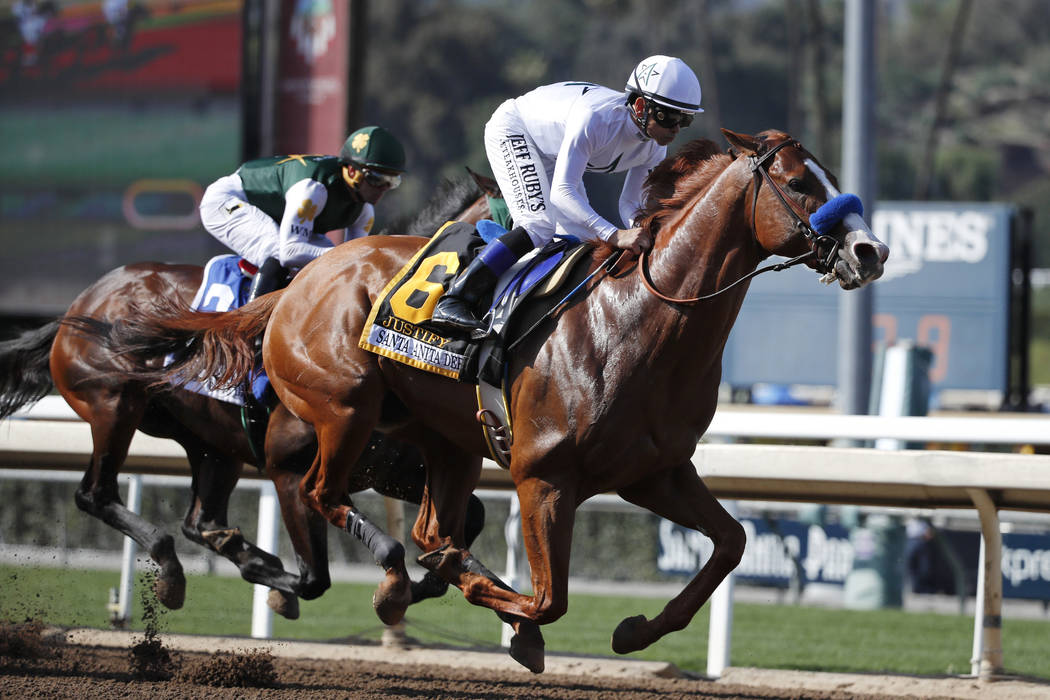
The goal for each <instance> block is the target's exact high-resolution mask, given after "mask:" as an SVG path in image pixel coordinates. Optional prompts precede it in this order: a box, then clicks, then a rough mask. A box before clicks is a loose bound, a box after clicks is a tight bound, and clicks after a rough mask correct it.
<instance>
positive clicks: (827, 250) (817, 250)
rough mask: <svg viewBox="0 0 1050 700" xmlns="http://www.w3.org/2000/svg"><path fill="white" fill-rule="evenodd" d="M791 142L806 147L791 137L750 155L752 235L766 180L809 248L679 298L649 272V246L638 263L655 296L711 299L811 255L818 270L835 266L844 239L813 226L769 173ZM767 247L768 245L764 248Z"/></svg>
mask: <svg viewBox="0 0 1050 700" xmlns="http://www.w3.org/2000/svg"><path fill="white" fill-rule="evenodd" d="M788 146H791V147H793V148H799V149H800V148H802V144H800V143H799V142H798V141H796V140H795V139H788V140H787V141H783V142H781V143H779V144H777V145H776V146H774V147H773V148H771V149H769V150H768V151H766V152H765V153H763V154H761V155H759V154H755V155H750V156H748V157H747V161H748V168H749V169H750V170H751V173H752V176H753V177H754V183H753V184H754V187H753V188H752V189H753V191H754V195H753V197H752V201H751V222H750V225H751V235H752V236H754V238H755V242H756V243H757V242H758V231H757V229H756V228H755V217H756V216H757V212H758V191H759V189H760V188H761V187H762V183H763V182H765V183H766V184H767V185H769V188H770V189H771V190H772V191H773V194H775V195H776V196H777V199H779V200H780V203H781V204H783V205H784V208H785V209H786V210H787V212H788V213H789V214H790V215H791V217H792V218H793V219H794V220H795V230H796V231H798V232H800V233H801V234H802V236H803V237H804V238H805V239H806V242H807V243H808V244H809V251H808V252H806V253H803V254H802V255H799V256H796V257H794V258H791V259H790V260H786V261H784V262H781V263H774V264H773V265H767V266H766V267H761V268H758V269H757V270H753V271H751V272H749V273H748V274H746V275H744V276H743V277H741V278H740V279H738V280H736V281H735V282H731V283H730V284H728V285H726V286H725V287H722V288H721V289H719V290H717V291H715V292H712V293H710V294H702V295H700V296H696V297H692V298H689V299H677V298H674V297H669V296H666V295H664V294H662V293H661V292H660V291H659V290H657V289H656V287H655V285H654V284H653V282H652V279H650V275H649V259H650V253H651V251H650V250H646V251H644V252H643V253H642V258H641V264H639V265H638V274H639V275H641V278H642V282H643V283H644V284H645V287H646V289H648V290H649V291H650V292H652V294H653V295H654V296H656V297H659V298H660V299H663V300H664V301H667V302H671V303H673V304H695V303H697V302H699V301H704V300H705V299H711V298H712V297H716V296H718V295H719V294H722V293H723V292H727V291H729V290H730V289H732V288H733V287H735V286H737V285H738V284H740V283H742V282H745V281H747V280H749V279H751V278H752V277H754V276H755V275H760V274H762V273H763V272H780V271H781V270H786V269H787V268H789V267H794V266H795V265H799V264H801V263H804V262H806V261H807V260H809V259H810V258H816V260H817V262H816V264H815V265H814V267H815V269H816V270H817V272H820V273H822V274H827V273H829V272H831V271H832V270H834V267H835V258H836V256H837V255H838V251H839V247H840V246H841V245H842V244H841V242H840V241H838V240H836V239H835V237H834V236H828V235H821V234H819V233H817V232H816V231H815V230H813V227H812V226H810V225H809V221H808V218H809V214H808V213H807V212H806V211H805V210H803V209H802V208H801V207H800V206H799V205H798V204H797V203H796V202H795V201H794V200H792V199H791V198H790V197H788V195H787V193H786V192H784V190H783V188H781V186H780V185H778V184H777V182H776V180H774V179H773V177H772V176H771V175H770V174H769V165H770V164H772V161H773V158H774V157H775V156H776V154H777V153H778V152H779V151H780V150H781V149H782V148H786V147H788ZM758 246H759V247H760V248H761V247H762V245H761V244H760V243H758ZM763 250H765V249H764V248H763ZM765 253H766V256H767V257H768V256H769V255H771V253H770V252H769V251H765Z"/></svg>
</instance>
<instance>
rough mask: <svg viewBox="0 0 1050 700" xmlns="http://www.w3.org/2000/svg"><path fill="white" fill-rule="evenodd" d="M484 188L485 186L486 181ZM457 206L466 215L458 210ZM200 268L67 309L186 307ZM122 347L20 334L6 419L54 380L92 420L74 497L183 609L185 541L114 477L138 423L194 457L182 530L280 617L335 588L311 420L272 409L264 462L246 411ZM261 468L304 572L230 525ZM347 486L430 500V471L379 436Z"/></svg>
mask: <svg viewBox="0 0 1050 700" xmlns="http://www.w3.org/2000/svg"><path fill="white" fill-rule="evenodd" d="M475 185H476V186H475ZM479 189H481V190H482V191H483V192H484V193H496V194H497V196H498V188H496V186H495V182H494V181H491V179H488V178H483V177H482V176H478V175H477V174H474V181H473V182H471V181H470V180H469V179H466V178H463V179H461V180H456V181H448V182H446V183H445V185H444V186H443V187H442V188H440V189H439V191H438V193H437V194H436V195H435V196H434V197H433V198H432V199H431V201H430V202H429V203H428V204H427V205H426V207H425V209H424V210H423V211H422V212H420V214H419V215H418V216H417V217H415V219H413V220H412V221H411V223H410V224H409V226H410V227H411V228H412V229H413V230H415V229H418V230H430V231H431V232H432V231H434V230H435V229H436V228H437V227H438V226H439V225H440V224H441V223H444V222H445V221H446V219H447V218H448V217H449V216H459V217H462V218H463V219H464V220H468V221H476V220H478V219H480V218H483V217H484V216H486V215H487V213H488V208H487V204H486V199H485V197H483V196H482V197H479ZM456 212H460V213H459V214H456ZM202 275H203V268H202V267H200V266H198V265H170V264H164V263H138V264H134V265H127V266H124V267H121V268H118V269H116V270H113V271H112V272H110V273H109V274H107V275H105V276H104V277H102V278H101V279H100V280H99V281H98V282H96V283H95V284H93V285H91V286H90V287H88V288H87V289H86V290H85V291H84V292H82V293H81V294H80V295H79V296H78V297H77V298H76V300H74V301H73V303H72V305H71V306H70V308H69V311H68V312H67V315H71V316H77V315H80V316H90V317H92V318H96V319H99V320H102V321H108V322H112V321H114V320H116V319H119V318H125V317H128V316H130V315H133V314H135V313H136V312H137V310H138V309H141V308H144V307H149V306H151V305H152V304H153V303H154V300H155V299H157V298H161V297H166V296H172V295H174V296H175V297H177V298H179V299H181V300H182V302H183V303H184V304H188V303H189V302H190V300H192V299H193V297H194V294H195V293H196V291H197V288H198V287H199V286H200V284H201V278H202ZM120 352H121V351H120V349H119V348H106V347H103V346H102V345H100V344H99V343H97V342H92V339H91V338H90V337H88V336H84V335H82V334H78V333H76V332H75V331H73V329H71V328H69V327H67V326H62V325H61V324H60V323H59V321H52V322H50V323H48V324H45V325H44V326H42V327H40V328H38V329H34V330H31V331H27V332H25V333H23V334H22V335H21V336H20V337H18V338H15V339H12V340H7V341H4V342H0V420H2V419H4V418H7V417H8V416H10V415H11V414H13V413H14V412H15V411H17V410H19V409H21V408H23V407H25V406H27V405H30V404H32V403H35V402H36V401H37V400H38V399H40V398H41V397H42V396H44V395H45V394H47V393H48V392H50V391H52V390H53V389H55V388H57V389H58V391H59V392H60V393H61V394H62V396H63V397H64V398H65V399H66V401H67V402H68V403H69V405H70V406H71V407H72V408H73V410H74V411H76V413H77V414H78V415H79V416H80V417H81V418H83V419H84V420H85V421H86V422H88V423H89V424H90V425H91V435H92V442H93V451H92V455H91V459H90V462H89V464H88V467H87V471H86V472H85V474H84V478H83V480H82V481H81V484H80V487H79V488H78V489H77V491H76V495H75V500H76V503H77V505H78V506H79V507H80V508H81V509H82V510H84V511H85V512H87V513H88V514H90V515H92V516H94V517H96V518H99V519H101V520H102V521H103V522H105V523H106V524H108V525H110V526H111V527H113V528H116V529H117V530H119V531H120V532H122V533H124V534H125V535H127V536H129V537H131V538H132V539H134V540H135V541H136V542H138V544H139V545H140V546H141V547H142V548H143V550H144V551H146V552H149V554H150V557H151V558H152V559H153V560H154V561H155V562H156V563H157V565H158V566H159V569H160V571H159V573H158V576H157V578H156V580H155V583H154V590H155V591H156V594H157V598H158V600H159V601H160V602H161V603H162V604H164V605H165V606H167V607H169V608H179V607H181V606H182V603H183V599H184V595H185V577H184V576H183V572H182V565H181V563H180V562H179V559H178V556H177V555H176V553H175V542H174V538H172V536H171V535H170V534H168V533H166V532H164V531H163V530H161V529H159V528H158V527H157V526H155V525H153V524H152V523H150V522H148V521H146V520H145V519H144V518H142V517H141V516H140V515H137V514H135V513H133V512H131V511H129V510H128V509H127V508H125V507H124V505H123V503H122V501H121V500H120V495H119V492H118V488H117V475H118V474H119V472H120V470H121V467H122V466H123V463H124V460H125V458H126V457H127V453H128V448H129V445H130V443H131V439H132V436H133V435H134V433H135V431H136V430H140V431H142V432H144V433H146V434H148V435H153V436H157V437H163V438H170V439H172V440H175V441H176V442H178V443H179V444H180V445H181V446H182V448H183V449H184V450H185V451H186V457H187V459H188V461H189V464H190V469H191V473H192V485H191V489H192V492H193V500H192V503H191V506H190V509H189V511H188V512H187V514H186V517H185V520H184V521H183V524H182V532H183V534H184V535H185V536H186V537H187V538H188V539H190V540H192V541H193V542H196V543H197V544H200V545H202V546H205V547H207V548H209V549H212V550H214V551H215V552H218V553H219V554H221V555H222V556H224V557H226V558H227V559H229V560H230V561H232V562H233V563H234V564H236V565H237V567H238V569H239V570H240V572H241V575H242V576H243V577H244V579H246V580H247V581H250V582H252V583H259V584H263V585H266V586H270V587H271V588H272V589H273V590H272V591H271V594H270V598H269V604H270V607H272V608H273V609H274V610H276V611H277V612H278V613H280V614H282V615H284V616H286V617H290V618H293V619H294V618H295V617H297V616H298V597H302V598H304V599H307V600H311V599H314V598H317V597H318V596H320V595H321V594H322V593H323V592H324V591H325V590H327V589H328V587H329V586H330V585H331V580H330V577H329V573H328V554H327V524H326V523H325V521H324V520H323V519H322V518H321V517H320V516H318V515H317V514H315V513H314V512H313V511H310V510H309V509H307V508H306V507H305V504H304V503H303V502H302V500H301V499H300V498H299V496H298V484H299V481H300V480H301V479H302V475H303V473H304V472H305V471H306V468H307V467H308V466H309V464H310V463H311V462H312V461H313V458H314V454H315V452H316V438H315V435H314V431H313V428H312V427H311V426H310V425H309V424H307V423H304V422H303V421H301V420H300V419H298V418H296V417H295V416H294V415H292V414H291V413H289V412H288V411H287V410H286V409H285V408H284V407H283V406H281V405H278V406H276V408H275V409H274V411H273V413H272V414H271V417H270V422H269V432H270V434H271V435H273V436H274V437H273V438H272V439H270V440H268V441H267V444H266V454H265V464H264V463H263V461H262V460H260V459H259V458H257V457H256V455H255V451H254V449H253V446H252V445H251V444H250V443H249V439H248V437H247V436H246V434H245V431H244V429H243V427H242V420H241V413H240V408H239V407H238V406H236V405H234V404H231V403H227V402H224V401H219V400H217V399H214V398H210V397H207V396H203V395H201V394H197V393H194V392H191V391H186V390H182V389H173V390H167V391H162V392H158V391H155V390H150V389H149V387H148V382H144V381H142V380H141V379H140V378H138V377H135V376H120V375H119V374H118V372H117V370H118V368H120V367H122V365H121V364H120V361H119V355H120ZM242 463H248V464H252V465H254V466H256V467H258V468H259V469H260V470H262V469H264V468H265V471H266V475H267V476H268V477H269V478H270V479H272V480H273V482H274V485H275V486H276V488H277V495H278V500H279V502H280V505H281V514H282V516H283V520H284V523H285V527H286V529H287V531H288V534H289V537H290V539H291V542H292V546H293V548H294V550H295V553H296V558H297V560H298V563H299V574H298V575H294V574H291V573H288V572H286V571H285V570H284V568H283V566H282V563H281V560H280V559H279V558H278V557H276V556H274V555H272V554H269V553H267V552H265V551H263V550H261V549H259V548H258V547H256V546H255V545H254V544H252V543H251V542H249V541H248V540H247V539H246V538H245V537H244V536H243V535H242V533H241V531H240V529H239V528H237V527H231V526H229V525H228V523H227V505H228V502H229V498H230V495H231V493H232V491H233V488H234V486H235V485H236V484H237V480H238V478H239V477H240V474H241V465H242ZM355 474H356V476H355V478H354V479H352V480H351V481H350V482H349V483H348V488H349V490H350V491H360V490H363V489H367V488H373V489H375V490H376V491H377V492H379V493H381V494H384V495H386V496H390V497H394V498H398V499H402V500H405V501H409V502H412V503H416V504H419V503H420V499H421V498H422V495H423V485H424V478H425V471H424V467H423V465H422V463H421V461H420V457H419V454H418V452H417V451H416V450H415V449H413V448H412V447H411V446H410V445H406V444H403V443H398V442H397V441H393V440H389V439H386V438H384V437H383V436H381V435H379V434H376V435H375V436H374V437H373V439H372V440H371V441H370V444H369V449H367V450H365V452H364V454H363V455H362V456H361V458H360V459H359V460H358V464H357V469H356V471H355ZM483 524H484V507H483V506H482V504H481V502H480V501H479V500H477V499H476V498H475V499H473V500H472V502H471V526H470V537H471V538H473V537H475V536H476V535H477V534H478V532H480V530H481V528H482V526H483ZM447 585H448V584H447V583H445V582H444V581H442V580H441V579H439V578H437V577H436V576H433V575H431V574H429V573H428V575H427V577H426V578H425V579H424V580H423V581H422V582H419V583H418V584H414V585H413V602H415V601H416V600H421V599H423V598H427V597H433V596H436V595H441V594H442V593H443V592H444V590H445V588H447Z"/></svg>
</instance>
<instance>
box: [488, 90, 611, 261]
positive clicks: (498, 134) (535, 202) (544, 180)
mask: <svg viewBox="0 0 1050 700" xmlns="http://www.w3.org/2000/svg"><path fill="white" fill-rule="evenodd" d="M485 153H486V154H487V155H488V158H489V167H491V168H492V174H493V176H494V177H495V178H496V182H497V183H498V184H499V187H500V191H501V192H502V193H503V199H504V200H505V201H506V202H507V208H508V209H509V210H510V215H511V217H513V219H514V225H515V226H523V227H524V228H525V230H526V231H527V232H528V234H529V238H531V239H532V243H533V244H534V245H535V246H537V247H540V246H543V245H545V244H546V243H547V242H548V241H550V240H551V238H553V237H554V234H555V233H557V234H558V235H566V234H568V235H573V236H576V237H578V238H580V239H581V240H585V241H586V240H591V239H593V238H594V234H593V233H592V232H591V231H590V230H588V229H586V228H585V227H581V226H577V225H574V224H571V223H569V222H562V221H559V220H558V215H557V212H556V211H555V210H554V207H553V206H552V205H551V173H553V172H554V162H553V161H549V162H548V161H546V160H544V158H543V156H542V154H541V153H540V150H539V149H538V148H537V147H536V143H535V142H534V141H533V140H532V137H530V136H529V134H528V132H527V131H526V129H525V125H524V123H523V122H522V120H521V117H520V116H519V115H518V110H517V108H516V107H515V105H514V100H507V101H506V102H504V103H503V104H502V105H500V106H499V108H498V109H497V110H496V112H495V113H494V114H493V115H492V118H491V119H489V121H488V123H487V124H485ZM578 188H579V189H580V191H581V193H583V195H584V197H585V198H586V193H585V192H584V190H583V182H580V183H579V185H578Z"/></svg>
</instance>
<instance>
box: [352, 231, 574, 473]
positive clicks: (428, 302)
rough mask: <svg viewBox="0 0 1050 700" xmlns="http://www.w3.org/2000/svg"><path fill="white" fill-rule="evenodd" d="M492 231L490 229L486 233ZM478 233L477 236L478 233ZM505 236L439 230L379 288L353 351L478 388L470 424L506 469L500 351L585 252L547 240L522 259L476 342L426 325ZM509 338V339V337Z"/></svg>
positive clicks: (542, 311)
mask: <svg viewBox="0 0 1050 700" xmlns="http://www.w3.org/2000/svg"><path fill="white" fill-rule="evenodd" d="M493 227H497V228H498V230H493ZM479 230H480V232H479ZM500 232H505V229H502V227H499V225H498V224H494V222H492V221H487V220H486V221H483V222H481V223H479V225H478V228H475V227H474V225H472V224H468V223H462V222H449V223H446V224H445V225H444V226H442V227H441V228H440V229H439V230H438V232H437V233H436V234H434V236H433V238H431V240H430V242H429V243H428V244H427V245H425V246H424V247H423V248H422V249H421V250H420V251H419V252H418V253H417V254H416V255H415V256H413V257H412V259H411V260H410V261H409V262H408V263H407V264H406V265H405V266H404V267H403V268H402V269H401V270H400V271H399V272H398V274H397V275H395V277H394V278H393V279H392V280H391V281H390V283H389V284H388V285H387V286H386V287H385V288H384V289H383V292H382V293H381V294H380V295H379V297H378V298H377V300H376V303H375V304H374V305H373V307H372V311H371V313H370V314H369V317H368V320H367V321H366V323H365V327H364V330H363V332H362V334H361V339H360V341H359V345H360V347H362V348H364V349H365V350H369V351H370V352H374V353H376V354H378V355H382V356H383V357H388V358H390V359H393V360H396V361H398V362H402V363H404V364H407V365H409V366H411V367H416V368H417V369H422V370H425V371H428V372H432V373H434V374H439V375H441V376H445V377H449V378H451V379H455V380H457V381H461V382H468V383H472V384H476V385H477V387H478V413H477V418H478V421H479V422H480V423H481V425H482V427H483V430H484V432H485V438H486V442H487V443H488V445H489V449H490V452H491V453H492V457H493V459H494V460H495V461H496V462H497V463H499V464H500V465H502V466H503V467H508V466H509V464H510V457H509V455H510V446H511V444H512V442H513V432H512V428H511V419H510V412H509V409H508V408H507V406H508V401H507V393H506V373H507V362H506V360H507V359H508V357H509V354H508V348H509V347H511V345H512V344H513V343H514V342H516V341H517V340H519V339H520V338H521V337H522V336H523V335H524V334H526V333H527V332H528V330H529V328H523V329H518V328H517V327H518V326H522V325H524V324H519V323H517V321H518V320H520V319H522V318H523V317H524V316H525V315H526V313H525V310H526V309H527V316H528V317H529V318H532V317H534V316H535V317H537V318H546V317H547V316H548V315H549V314H550V313H551V312H553V310H555V309H556V308H557V307H559V306H560V305H561V304H562V302H564V301H565V300H566V299H567V297H566V295H564V294H561V293H559V291H560V290H561V288H562V287H563V286H567V285H566V284H565V282H566V280H567V279H568V278H569V276H570V274H571V272H572V271H573V269H574V268H575V267H576V265H577V264H578V263H579V262H580V260H582V259H583V258H584V257H586V253H587V252H588V251H589V250H590V246H588V245H585V244H582V243H580V242H579V241H578V240H577V239H575V238H571V239H570V238H562V239H555V240H553V241H551V242H550V243H549V244H548V245H546V246H544V247H543V248H541V249H538V250H534V251H532V252H531V253H529V254H528V255H526V256H524V257H523V258H522V259H521V260H520V261H518V263H517V264H515V265H514V266H513V267H511V268H510V270H508V271H507V272H506V273H505V274H504V275H503V276H502V277H501V278H500V281H499V282H498V283H497V285H496V291H495V293H494V295H493V302H492V305H491V307H490V309H489V311H488V313H487V314H486V315H485V317H484V318H485V321H486V322H487V324H488V334H487V335H486V336H485V337H484V338H482V339H481V340H473V339H470V338H466V337H462V336H458V335H453V334H449V333H448V332H447V331H446V330H444V329H442V330H436V329H434V328H432V327H430V326H429V325H428V324H427V321H428V320H429V319H430V317H431V315H432V314H433V311H434V306H436V305H437V302H438V299H440V297H441V295H442V294H443V293H444V291H445V290H446V289H447V288H448V285H449V284H450V283H451V281H452V279H453V278H454V277H455V275H456V273H457V272H458V271H459V270H461V269H463V268H464V267H466V266H467V265H468V264H469V263H470V261H471V260H472V259H473V258H474V256H475V255H476V254H477V252H478V251H479V250H480V248H481V247H482V246H483V245H484V243H485V242H486V239H491V238H493V237H495V236H498V235H499V233H500ZM512 335H513V336H515V337H511V336H512Z"/></svg>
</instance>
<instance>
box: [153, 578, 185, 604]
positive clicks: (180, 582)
mask: <svg viewBox="0 0 1050 700" xmlns="http://www.w3.org/2000/svg"><path fill="white" fill-rule="evenodd" d="M153 595H155V596H157V600H158V601H160V604H161V605H163V606H164V607H166V608H167V609H168V610H178V609H179V608H181V607H182V604H183V603H185V602H186V577H185V576H183V575H182V572H181V571H179V572H178V573H177V574H172V575H170V576H158V577H157V579H156V580H155V581H154V582H153Z"/></svg>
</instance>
